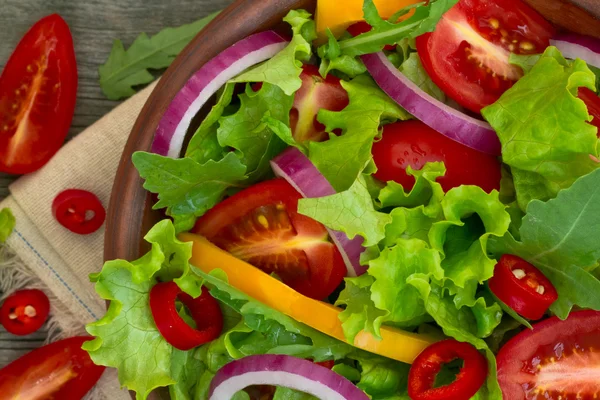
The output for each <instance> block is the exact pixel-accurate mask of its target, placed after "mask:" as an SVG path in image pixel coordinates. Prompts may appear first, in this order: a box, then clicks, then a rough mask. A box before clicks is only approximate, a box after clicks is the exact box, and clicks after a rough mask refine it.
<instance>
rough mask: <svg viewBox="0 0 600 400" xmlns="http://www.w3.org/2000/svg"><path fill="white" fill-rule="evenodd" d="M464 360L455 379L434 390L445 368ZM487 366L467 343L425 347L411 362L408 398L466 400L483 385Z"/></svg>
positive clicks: (481, 356) (484, 360) (446, 342)
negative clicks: (451, 363) (439, 375)
mask: <svg viewBox="0 0 600 400" xmlns="http://www.w3.org/2000/svg"><path fill="white" fill-rule="evenodd" d="M454 360H463V365H462V367H461V369H460V372H459V373H458V375H456V379H455V380H454V382H452V383H451V384H449V385H446V386H440V387H434V385H435V378H436V377H437V375H438V373H440V371H441V370H442V367H443V366H444V365H445V364H448V363H450V362H452V361H454ZM487 371H488V366H487V361H486V359H485V357H484V356H483V355H481V353H479V351H477V349H476V348H475V347H473V346H471V345H470V344H468V343H461V342H458V341H456V340H454V339H448V340H443V341H441V342H437V343H434V344H432V345H431V346H429V347H427V348H426V349H425V350H423V351H422V352H421V354H419V356H418V357H417V358H416V359H415V361H414V362H413V364H412V366H411V368H410V372H409V374H408V395H409V396H410V398H411V399H412V400H469V399H470V398H471V397H473V396H474V395H475V393H477V391H478V390H479V388H481V386H482V385H483V383H484V382H485V378H486V376H487Z"/></svg>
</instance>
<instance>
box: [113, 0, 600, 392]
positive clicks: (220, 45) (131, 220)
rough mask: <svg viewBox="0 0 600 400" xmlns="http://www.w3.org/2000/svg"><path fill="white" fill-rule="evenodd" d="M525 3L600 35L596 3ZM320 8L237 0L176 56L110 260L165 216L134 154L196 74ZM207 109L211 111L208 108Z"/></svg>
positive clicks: (130, 169)
mask: <svg viewBox="0 0 600 400" xmlns="http://www.w3.org/2000/svg"><path fill="white" fill-rule="evenodd" d="M525 1H526V2H527V3H529V4H530V5H532V6H533V7H534V8H536V9H538V10H539V11H540V12H541V13H542V14H543V15H544V16H546V18H548V19H549V20H550V21H553V22H554V23H555V24H558V25H560V26H563V27H565V28H567V29H569V30H573V31H577V32H579V33H584V34H588V35H593V36H596V37H600V20H598V19H597V18H596V17H594V16H592V15H591V14H590V12H591V13H592V14H594V15H595V16H600V2H598V1H597V0H571V1H569V0H525ZM315 4H316V0H237V1H236V2H235V3H234V4H232V5H231V6H230V7H229V8H227V9H226V10H225V11H224V12H222V13H221V14H220V15H219V16H218V17H217V18H216V19H215V20H214V21H213V22H212V23H211V24H210V25H208V26H207V27H206V28H205V29H204V30H203V31H202V32H201V33H200V34H199V35H198V36H197V37H196V38H195V39H194V40H193V41H192V42H191V43H190V44H189V45H188V46H187V47H186V48H185V49H184V50H183V51H182V53H181V54H180V55H179V56H178V57H177V59H176V60H175V61H174V62H173V64H172V65H171V67H170V68H169V69H168V70H167V71H166V72H165V74H164V75H163V77H162V78H161V80H160V82H159V83H158V85H157V86H156V88H155V89H154V91H153V92H152V94H151V95H150V97H149V99H148V101H147V102H146V104H145V106H144V108H143V109H142V111H141V113H140V115H139V117H138V119H137V121H136V123H135V126H134V127H133V130H132V131H131V134H130V136H129V140H128V141H127V144H126V146H125V149H124V151H123V154H122V156H121V162H120V164H119V168H118V170H117V174H116V178H115V181H114V185H113V190H112V196H111V199H110V205H109V209H108V215H107V218H106V235H105V241H104V259H105V260H113V259H116V258H120V259H125V260H135V259H137V258H139V257H140V256H141V255H142V254H144V253H145V252H146V251H147V247H146V243H145V241H144V240H143V237H144V235H145V234H146V232H147V231H148V230H149V229H150V227H152V226H153V225H154V224H155V223H156V222H158V221H159V220H160V219H162V218H163V215H162V214H161V213H160V212H157V211H153V210H152V203H153V198H152V196H151V195H150V194H149V193H147V192H146V191H145V190H144V188H143V187H142V183H143V182H142V179H141V178H140V176H139V175H138V173H137V171H136V169H135V168H134V166H133V164H132V162H131V155H132V154H133V153H134V152H136V151H150V147H151V144H152V139H153V137H154V132H155V130H156V127H157V125H158V122H159V120H160V118H161V117H162V115H163V113H164V112H165V110H166V108H167V106H168V105H169V103H170V102H171V100H172V99H173V98H174V96H175V94H176V93H177V92H178V91H179V90H180V89H181V88H182V87H183V85H184V84H185V82H186V81H187V80H188V79H189V78H190V77H191V76H192V75H193V74H194V72H196V71H197V70H198V69H199V68H200V67H201V66H202V65H204V64H205V63H206V62H207V61H209V60H210V59H212V58H213V57H215V56H216V55H217V54H219V53H220V52H221V51H223V50H224V49H226V48H227V47H229V46H231V45H232V44H234V43H236V42H237V41H239V40H241V39H243V38H244V37H246V36H248V35H250V34H252V33H255V32H260V31H263V30H266V29H276V30H281V29H286V28H285V26H284V25H283V24H281V19H282V18H283V17H284V16H285V14H286V13H287V12H288V11H289V10H291V9H297V8H304V9H307V10H309V11H314V8H315ZM340 4H342V3H340ZM574 4H577V5H579V6H580V7H579V6H576V5H574ZM586 10H587V11H586ZM223 26H226V27H227V28H226V29H223ZM203 111H204V112H206V111H207V110H206V107H205V109H204V110H203ZM150 399H152V400H158V399H168V393H165V392H161V391H158V392H156V393H153V394H152V395H151V396H150Z"/></svg>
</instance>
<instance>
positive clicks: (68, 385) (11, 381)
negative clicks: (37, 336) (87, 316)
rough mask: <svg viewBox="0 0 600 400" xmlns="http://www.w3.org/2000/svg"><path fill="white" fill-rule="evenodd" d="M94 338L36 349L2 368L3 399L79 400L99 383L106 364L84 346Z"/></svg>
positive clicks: (56, 343)
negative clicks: (91, 354)
mask: <svg viewBox="0 0 600 400" xmlns="http://www.w3.org/2000/svg"><path fill="white" fill-rule="evenodd" d="M91 339H93V338H91V337H72V338H69V339H65V340H61V341H58V342H54V343H51V344H49V345H47V346H44V347H40V348H39V349H36V350H33V351H32V352H31V353H28V354H26V355H24V356H23V357H21V358H19V359H17V360H16V361H13V362H12V363H10V364H8V365H7V366H6V367H4V368H2V369H0V393H2V395H1V396H2V398H3V399H32V400H34V399H40V400H41V399H56V400H58V399H68V400H79V399H81V398H83V397H84V396H85V395H86V393H87V392H89V391H90V389H91V388H92V387H94V385H95V384H96V382H98V379H100V376H102V373H103V372H104V369H105V368H104V367H102V366H98V365H95V364H94V363H93V362H92V360H91V358H90V356H89V355H88V353H87V352H86V351H85V350H82V349H81V346H82V345H83V343H84V342H86V341H87V340H91Z"/></svg>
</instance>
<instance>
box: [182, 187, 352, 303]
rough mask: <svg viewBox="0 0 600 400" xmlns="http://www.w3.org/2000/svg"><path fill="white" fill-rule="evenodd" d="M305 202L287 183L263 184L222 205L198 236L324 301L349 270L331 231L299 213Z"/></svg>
mask: <svg viewBox="0 0 600 400" xmlns="http://www.w3.org/2000/svg"><path fill="white" fill-rule="evenodd" d="M301 198H302V195H300V193H298V192H297V191H296V190H295V189H294V188H293V187H292V186H291V185H290V184H289V183H287V182H286V181H285V180H283V179H274V180H271V181H266V182H261V183H258V184H256V185H254V186H251V187H250V188H248V189H245V190H243V191H241V192H239V193H237V194H235V195H234V196H232V197H230V198H228V199H226V200H224V201H222V202H221V203H219V204H217V206H216V207H214V208H212V209H211V210H210V211H209V212H207V213H206V214H205V215H204V216H203V217H201V218H200V219H199V220H198V222H197V223H196V226H195V227H194V229H193V232H194V233H197V234H199V235H202V236H204V237H206V238H207V239H208V240H210V241H211V242H213V243H214V244H216V245H217V246H219V247H220V248H222V249H224V250H226V251H228V252H229V253H231V254H233V255H234V256H235V257H237V258H239V259H242V260H244V261H247V262H248V263H250V264H252V265H254V266H255V267H258V268H260V269H261V270H263V271H265V272H266V273H268V274H271V273H275V274H277V276H279V277H280V278H281V279H282V280H283V282H284V283H285V284H287V285H289V286H290V287H292V288H293V289H295V290H297V291H298V292H300V293H302V294H303V295H305V296H308V297H311V298H313V299H318V300H322V299H324V298H326V297H327V296H329V295H330V294H331V293H332V292H333V291H334V290H335V288H336V287H337V286H338V285H339V284H340V283H341V282H342V279H343V278H344V276H345V275H346V267H345V264H344V260H343V259H342V256H341V254H340V252H339V250H338V249H337V247H336V246H335V245H334V244H333V243H331V242H330V241H329V233H328V232H327V229H326V228H325V227H324V226H323V225H322V224H321V223H319V222H317V221H315V220H313V219H311V218H309V217H307V216H304V215H301V214H298V212H297V210H298V200H300V199H301Z"/></svg>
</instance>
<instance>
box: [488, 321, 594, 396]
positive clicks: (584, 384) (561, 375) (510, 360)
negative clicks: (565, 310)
mask: <svg viewBox="0 0 600 400" xmlns="http://www.w3.org/2000/svg"><path fill="white" fill-rule="evenodd" d="M598 349H600V312H598V311H589V310H586V311H577V312H573V313H571V315H570V316H569V318H567V319H566V320H565V321H561V320H560V319H558V318H557V317H552V318H549V319H547V320H545V321H542V322H540V323H538V324H536V325H534V326H533V330H528V329H527V330H524V331H523V332H521V333H520V334H518V335H517V336H515V337H514V338H512V339H511V340H510V341H508V343H506V345H504V347H502V349H500V352H499V353H498V357H497V360H498V381H499V383H500V387H501V389H502V393H503V397H504V398H505V399H510V400H525V399H527V400H533V399H535V400H542V399H565V400H566V399H596V398H598V397H599V396H600V379H599V377H600V352H598Z"/></svg>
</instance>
